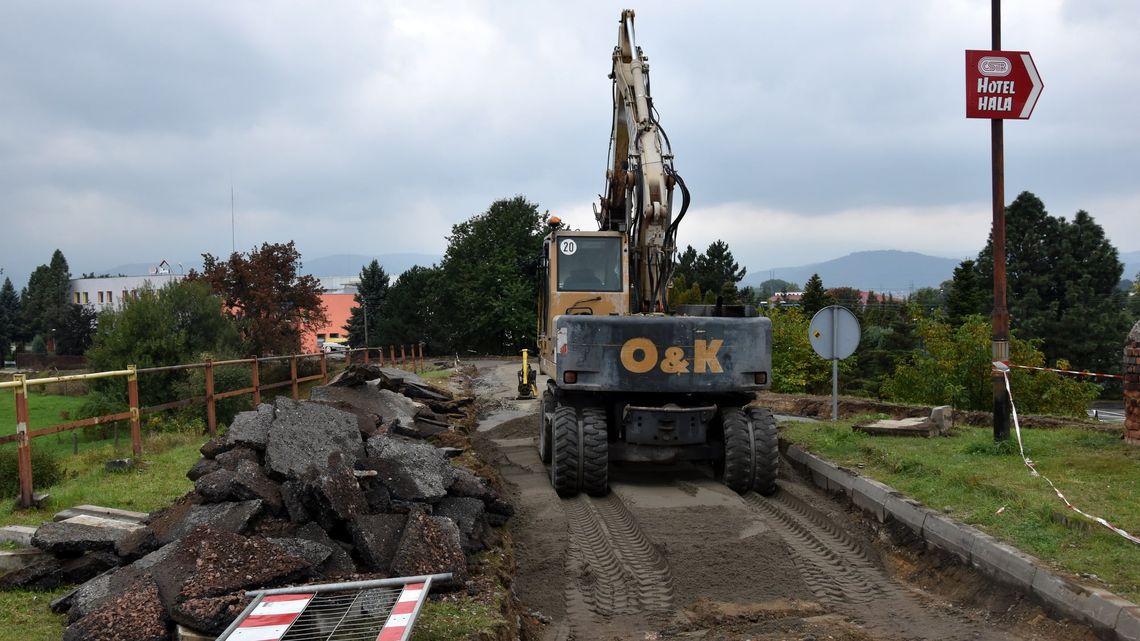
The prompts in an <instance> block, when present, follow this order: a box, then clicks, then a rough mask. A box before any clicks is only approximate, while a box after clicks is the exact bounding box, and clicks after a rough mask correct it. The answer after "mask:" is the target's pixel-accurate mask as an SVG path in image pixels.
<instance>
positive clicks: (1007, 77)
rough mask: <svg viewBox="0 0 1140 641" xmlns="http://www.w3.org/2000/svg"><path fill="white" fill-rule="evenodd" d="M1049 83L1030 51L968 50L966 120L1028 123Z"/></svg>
mask: <svg viewBox="0 0 1140 641" xmlns="http://www.w3.org/2000/svg"><path fill="white" fill-rule="evenodd" d="M1044 86H1045V83H1043V82H1041V76H1039V75H1037V67H1035V66H1034V65H1033V58H1032V57H1031V56H1030V55H1029V52H1028V51H974V50H970V49H967V50H966V117H967V118H1015V119H1018V120H1027V119H1028V118H1029V116H1030V114H1032V113H1033V107H1034V105H1036V104H1037V98H1038V96H1040V95H1041V89H1042V88H1043V87H1044Z"/></svg>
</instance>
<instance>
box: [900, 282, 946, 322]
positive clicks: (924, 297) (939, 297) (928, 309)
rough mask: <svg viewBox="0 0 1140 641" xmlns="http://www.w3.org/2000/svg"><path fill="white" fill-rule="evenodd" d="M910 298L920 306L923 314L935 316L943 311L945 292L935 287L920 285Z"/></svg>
mask: <svg viewBox="0 0 1140 641" xmlns="http://www.w3.org/2000/svg"><path fill="white" fill-rule="evenodd" d="M908 300H909V301H910V302H911V303H913V304H914V305H916V306H917V307H918V309H919V310H920V311H921V313H922V315H923V316H935V315H938V314H941V313H942V309H943V305H944V302H943V301H944V297H943V293H942V292H941V291H939V290H937V289H935V288H933V287H919V288H918V289H916V290H914V291H913V292H912V293H911V295H910V296H909V297H908Z"/></svg>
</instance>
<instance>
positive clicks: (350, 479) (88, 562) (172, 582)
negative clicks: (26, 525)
mask: <svg viewBox="0 0 1140 641" xmlns="http://www.w3.org/2000/svg"><path fill="white" fill-rule="evenodd" d="M416 378H417V377H414V376H413V375H410V374H407V373H406V372H400V371H399V370H387V369H383V368H380V367H376V366H369V365H360V366H351V367H350V368H349V369H348V370H347V371H346V372H345V373H343V374H342V375H341V376H339V377H338V378H337V379H336V380H334V381H333V382H332V383H330V384H329V385H327V386H324V387H318V388H315V389H314V390H313V392H312V395H311V398H312V399H313V400H311V401H301V402H297V401H293V400H290V399H285V398H278V399H277V400H276V401H274V402H273V403H272V404H268V403H266V404H262V405H261V406H259V407H258V408H257V409H256V410H254V411H249V412H243V413H241V414H239V415H238V416H237V417H236V418H235V419H234V421H233V423H232V424H231V425H230V427H229V429H228V430H226V432H225V433H224V434H223V435H221V436H218V437H216V438H214V439H211V440H210V441H209V442H207V443H206V444H205V445H203V446H202V448H201V452H202V455H203V456H202V459H201V460H199V462H198V463H197V464H195V465H194V467H193V468H191V470H190V471H189V472H188V473H187V476H188V477H189V478H190V479H191V480H193V481H194V489H193V491H191V492H189V493H187V494H186V495H184V496H183V497H181V498H180V499H179V500H178V501H177V502H176V503H175V504H174V505H172V506H170V507H169V508H166V509H164V510H161V511H159V512H155V513H153V514H151V515H150V516H149V518H147V519H145V520H144V521H143V522H142V523H138V524H134V523H121V524H120V525H118V526H114V527H105V524H103V526H96V525H91V524H88V523H84V522H82V519H79V520H77V519H68V520H66V521H60V522H53V523H48V524H45V525H43V526H41V527H40V528H39V529H38V530H37V531H36V534H35V536H34V537H33V541H32V542H33V545H35V546H36V547H38V548H40V549H41V550H44V551H45V552H47V553H49V554H50V555H51V556H49V557H47V558H46V560H44V561H42V562H40V563H38V564H36V565H33V566H31V567H28V568H25V569H24V570H20V571H18V572H15V573H12V574H9V575H6V576H4V577H3V578H2V579H0V584H2V586H0V587H26V588H33V589H51V588H54V587H58V586H60V585H67V584H74V583H82V585H80V586H79V587H78V588H77V589H75V590H74V591H72V592H70V593H69V594H67V595H65V596H63V597H61V598H60V599H59V600H57V601H56V602H55V603H53V604H52V607H53V609H54V610H56V611H57V612H66V613H67V615H68V622H69V627H68V628H67V631H66V633H65V635H64V639H65V641H70V640H73V639H95V638H114V639H122V640H124V641H126V640H135V639H139V640H142V639H146V640H155V641H158V640H165V639H169V638H172V637H171V635H172V632H171V630H173V629H174V624H179V625H182V626H185V627H187V628H190V629H193V630H195V631H198V632H201V633H204V634H210V635H217V634H219V633H221V632H222V631H223V630H224V629H225V627H226V626H227V625H228V624H229V623H230V621H232V620H233V619H234V618H235V617H236V616H237V615H238V614H239V613H240V612H241V610H242V609H243V608H244V607H245V605H246V604H247V603H248V598H247V597H245V596H244V591H245V590H250V589H259V588H271V587H278V586H283V585H289V584H296V583H309V582H330V581H341V580H358V579H362V578H377V577H385V576H411V575H420V574H434V573H443V572H451V573H452V574H453V577H454V578H453V580H452V582H451V584H450V587H451V588H452V589H458V588H462V587H463V586H464V584H465V582H466V581H467V580H468V578H469V573H468V556H469V555H472V554H474V553H477V552H479V551H480V550H483V549H486V548H487V547H488V546H490V545H492V544H493V543H494V542H495V540H496V537H497V535H496V533H495V532H494V530H493V527H494V526H499V525H502V524H503V523H505V522H506V520H507V518H508V517H509V516H510V515H511V512H512V509H511V506H510V504H508V503H506V502H505V501H503V500H502V499H501V498H500V497H499V496H498V494H497V493H496V492H495V491H494V490H493V489H492V488H491V487H490V486H489V484H488V483H487V482H486V481H485V480H484V479H481V478H479V477H478V476H476V475H475V474H474V473H473V472H471V471H469V470H467V469H466V468H462V467H457V466H455V465H452V464H451V462H450V461H449V460H448V455H449V454H455V453H458V452H459V451H460V450H456V449H455V448H437V447H435V446H434V445H432V444H431V443H429V442H427V441H425V440H424V439H425V438H426V437H428V436H431V435H434V434H438V433H440V432H442V431H445V430H448V429H449V428H448V418H449V415H450V417H451V418H453V419H454V417H455V416H456V415H458V413H459V412H461V411H462V409H463V406H464V405H465V404H466V403H468V402H470V399H453V398H451V397H450V396H449V395H447V394H443V393H441V392H439V391H438V390H436V389H434V388H432V387H430V386H427V385H425V384H423V383H422V381H418V380H416ZM440 587H441V588H444V589H446V588H447V587H449V586H440Z"/></svg>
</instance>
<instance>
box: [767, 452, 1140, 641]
mask: <svg viewBox="0 0 1140 641" xmlns="http://www.w3.org/2000/svg"><path fill="white" fill-rule="evenodd" d="M780 444H781V449H782V450H783V454H784V459H785V460H787V461H790V462H791V463H793V464H795V466H796V467H797V468H798V469H800V470H801V471H803V472H805V473H808V474H810V475H811V478H812V481H813V482H814V483H815V484H816V486H818V487H819V488H821V489H824V490H827V491H828V492H830V493H832V494H843V495H845V496H847V497H848V499H849V500H850V501H851V503H852V504H854V505H855V506H857V507H859V508H860V509H862V510H863V511H864V512H867V513H869V514H873V515H874V516H875V518H877V519H878V520H879V522H880V523H886V522H887V521H889V520H893V521H897V522H899V523H901V524H903V525H905V526H907V527H908V528H910V530H911V531H912V532H914V533H915V535H917V536H919V537H921V538H922V539H923V540H924V541H925V542H926V543H927V544H929V545H932V546H934V547H936V548H938V549H941V550H944V551H946V552H949V553H951V554H953V555H955V556H957V557H958V558H960V559H962V561H964V562H966V563H969V564H970V565H972V566H974V567H975V568H977V569H978V570H980V571H981V572H982V573H983V574H985V575H987V576H989V577H991V578H992V579H994V580H996V581H1000V582H1001V583H1004V584H1005V585H1008V586H1011V587H1014V588H1017V589H1019V590H1021V591H1023V592H1025V593H1027V594H1032V595H1033V596H1034V597H1035V598H1037V599H1038V600H1039V601H1040V602H1041V603H1043V604H1045V605H1046V606H1047V607H1048V608H1050V609H1052V610H1054V611H1056V612H1058V613H1060V614H1062V615H1063V616H1066V617H1068V618H1070V619H1073V620H1076V621H1080V622H1082V623H1085V624H1087V625H1088V626H1090V627H1091V628H1092V629H1093V630H1094V631H1096V632H1097V633H1099V634H1101V635H1102V636H1105V637H1106V638H1111V639H1116V640H1117V641H1140V606H1137V605H1136V604H1135V603H1132V602H1131V601H1128V600H1127V599H1123V598H1121V597H1119V596H1117V595H1115V594H1113V593H1112V592H1109V591H1107V590H1102V589H1100V588H1095V587H1088V586H1084V585H1081V584H1079V583H1076V582H1074V581H1072V580H1071V579H1068V578H1065V577H1063V576H1060V575H1058V574H1055V573H1054V572H1053V571H1052V570H1050V569H1049V568H1048V566H1046V565H1045V564H1044V563H1042V562H1041V561H1040V560H1039V559H1037V558H1034V557H1033V556H1030V555H1028V554H1026V553H1024V552H1022V551H1020V550H1017V549H1015V548H1013V547H1011V546H1009V545H1007V544H1005V543H1002V542H1001V541H998V540H997V539H995V538H993V537H992V536H990V535H988V534H986V533H985V532H982V531H981V530H978V529H976V528H973V527H970V526H969V525H964V524H962V523H958V522H956V521H954V520H952V519H949V518H947V517H946V516H945V515H943V514H941V513H940V512H937V511H935V510H931V509H930V508H927V507H924V506H923V505H922V504H921V503H919V502H918V501H915V500H913V499H910V498H908V497H907V496H905V495H904V494H902V493H900V492H898V491H896V490H894V489H893V488H891V487H890V486H887V485H884V484H882V483H879V482H878V481H875V480H873V479H870V478H867V477H865V476H860V475H859V474H858V473H856V472H854V471H852V470H849V469H846V468H842V467H839V466H838V465H836V464H834V463H832V462H830V461H826V460H824V459H821V458H819V457H818V456H816V455H814V454H811V453H810V452H808V451H806V450H804V449H803V448H801V447H799V446H797V445H790V444H788V443H787V442H785V441H783V440H781V442H780Z"/></svg>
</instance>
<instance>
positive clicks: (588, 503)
mask: <svg viewBox="0 0 1140 641" xmlns="http://www.w3.org/2000/svg"><path fill="white" fill-rule="evenodd" d="M477 366H479V367H480V373H479V375H478V376H477V378H476V379H475V381H473V388H474V391H475V393H476V394H478V395H480V397H481V398H482V399H483V400H487V401H488V403H487V404H486V406H487V407H488V408H489V410H490V411H489V412H488V415H487V416H486V417H484V419H483V420H482V421H481V424H480V428H479V432H478V434H477V435H476V439H475V440H476V446H477V447H479V448H480V450H481V452H482V453H483V454H484V456H486V457H487V458H488V459H489V460H490V461H491V462H492V464H493V465H495V466H496V467H497V468H498V469H499V471H500V473H501V474H502V476H503V478H504V480H505V481H506V482H507V485H508V486H509V488H508V489H509V492H510V494H511V497H512V500H513V501H514V503H515V505H516V508H517V510H518V512H517V515H516V517H515V518H514V519H513V524H512V532H513V537H514V541H515V544H516V551H515V552H516V558H517V561H518V570H517V575H516V578H515V582H514V589H515V592H516V595H517V597H518V598H519V599H520V601H521V602H522V604H523V607H524V609H525V610H526V611H529V612H532V613H534V615H535V618H536V619H538V620H541V621H543V622H545V625H543V626H539V627H538V628H537V629H535V628H526V629H524V637H526V638H535V639H539V638H541V639H551V640H562V639H580V640H586V639H606V640H610V639H629V640H633V639H637V640H640V641H643V640H647V639H667V638H678V639H704V638H707V639H797V640H806V639H837V640H857V639H938V640H940V641H955V640H962V641H967V640H968V641H974V640H978V639H996V640H1006V639H1009V640H1013V639H1025V640H1028V639H1040V640H1043V641H1077V640H1087V641H1092V640H1093V639H1095V636H1093V635H1092V634H1091V632H1089V631H1088V630H1087V629H1086V628H1084V627H1082V626H1076V625H1070V624H1066V623H1061V622H1057V621H1054V620H1052V619H1050V618H1049V617H1048V616H1046V615H1045V614H1044V613H1043V612H1042V611H1041V610H1040V609H1039V608H1038V607H1037V606H1036V605H1035V604H1033V603H1031V602H1028V601H1026V600H1025V599H1024V598H1023V597H1021V596H1020V595H1017V594H1012V593H1009V592H1008V591H1006V590H1004V589H1002V588H1000V587H999V586H995V585H992V584H990V583H989V582H987V581H986V580H985V579H984V578H983V577H981V576H979V575H977V574H975V573H974V572H973V571H971V570H970V569H969V568H966V567H962V566H961V565H960V564H958V563H956V562H954V561H953V560H952V559H949V558H947V557H945V556H944V555H941V554H938V553H936V552H926V551H924V550H922V549H921V548H918V547H916V546H915V545H914V544H913V542H911V541H909V540H908V537H907V535H906V533H905V532H897V531H893V530H891V529H887V528H882V527H881V526H879V525H878V524H877V523H873V522H868V521H866V520H865V519H863V518H862V516H861V515H860V514H858V513H853V512H849V511H848V510H847V509H846V507H844V506H842V505H839V504H837V503H835V502H833V501H832V499H831V498H830V497H828V496H826V495H823V494H820V493H818V492H817V491H816V490H815V489H814V488H813V487H811V486H810V485H808V484H805V483H804V481H803V480H802V479H800V478H797V477H796V476H795V475H794V474H792V473H791V472H790V471H789V470H788V468H787V467H786V466H785V467H784V468H783V469H782V471H781V475H782V478H781V480H780V487H781V490H780V492H779V493H778V494H777V495H776V496H774V497H770V498H766V497H761V496H759V495H756V494H751V493H750V494H747V495H744V496H739V495H737V494H736V493H734V492H731V491H730V490H728V489H727V488H725V487H723V486H722V485H720V484H719V483H718V482H716V481H715V480H714V479H713V478H712V474H711V471H710V470H707V469H703V468H700V467H696V466H689V465H683V466H670V467H661V466H632V465H620V464H615V465H613V466H611V472H610V479H611V493H610V494H609V495H608V496H606V497H602V498H590V497H585V496H579V497H576V498H573V499H560V498H558V496H557V495H556V494H555V493H554V491H553V489H552V488H551V487H550V481H549V477H548V471H547V469H546V468H545V467H544V466H543V465H542V463H541V461H540V459H539V457H538V452H537V450H536V447H535V440H536V435H537V428H538V403H537V401H519V400H514V399H513V397H514V395H515V394H516V390H515V384H516V379H515V372H516V370H517V368H518V365H517V363H511V362H505V363H504V362H495V361H487V362H480V363H477Z"/></svg>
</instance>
